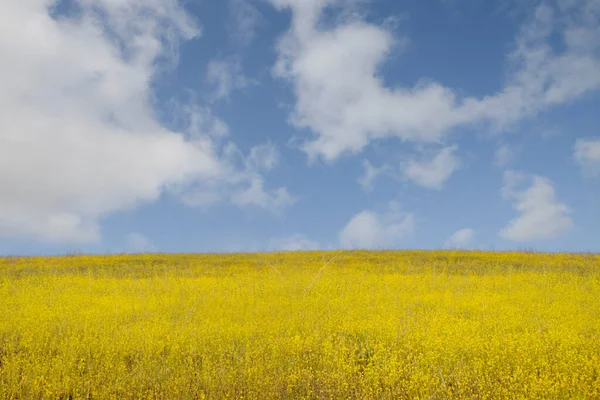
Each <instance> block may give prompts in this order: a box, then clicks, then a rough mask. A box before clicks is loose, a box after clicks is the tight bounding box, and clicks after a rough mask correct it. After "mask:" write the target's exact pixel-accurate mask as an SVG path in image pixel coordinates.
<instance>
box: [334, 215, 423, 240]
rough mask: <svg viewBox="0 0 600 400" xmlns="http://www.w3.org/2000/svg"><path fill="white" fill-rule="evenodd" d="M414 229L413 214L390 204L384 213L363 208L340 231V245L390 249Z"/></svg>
mask: <svg viewBox="0 0 600 400" xmlns="http://www.w3.org/2000/svg"><path fill="white" fill-rule="evenodd" d="M414 230H415V217H414V215H413V214H411V213H406V212H401V211H400V210H399V209H398V207H397V206H395V205H394V204H392V205H391V206H390V209H389V210H388V211H387V212H384V213H378V212H375V211H370V210H365V211H361V212H359V213H358V214H356V215H354V216H353V217H352V218H351V219H350V221H349V222H348V223H347V224H346V226H345V227H344V228H343V229H342V231H341V232H340V245H341V246H342V248H347V249H390V248H394V247H396V246H398V245H400V244H401V243H402V240H403V239H405V238H407V237H409V236H411V235H412V234H413V232H414Z"/></svg>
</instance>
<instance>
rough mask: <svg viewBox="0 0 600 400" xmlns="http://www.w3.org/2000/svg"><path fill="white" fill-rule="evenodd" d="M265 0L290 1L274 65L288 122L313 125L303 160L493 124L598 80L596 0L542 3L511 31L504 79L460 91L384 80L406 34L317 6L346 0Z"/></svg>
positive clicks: (596, 85)
mask: <svg viewBox="0 0 600 400" xmlns="http://www.w3.org/2000/svg"><path fill="white" fill-rule="evenodd" d="M271 2H272V3H273V4H274V5H275V6H276V7H277V8H279V9H291V11H292V26H291V27H290V29H289V31H288V32H287V33H286V34H285V35H284V36H283V37H282V38H281V39H280V41H279V43H278V52H279V57H278V60H277V63H276V65H275V69H274V71H275V74H276V75H277V76H279V77H281V78H284V79H287V80H289V81H290V82H291V83H292V85H293V91H294V93H295V97H296V102H295V105H294V109H293V113H292V115H291V122H292V124H293V125H294V126H296V127H298V128H308V129H310V131H312V134H313V137H312V138H310V139H308V140H307V141H306V142H304V144H303V145H302V148H303V149H304V150H305V151H306V153H307V154H308V155H309V157H310V159H311V160H314V159H316V158H322V159H323V160H325V161H334V160H336V159H337V158H338V157H340V156H341V155H343V154H356V153H359V152H360V151H361V150H362V149H363V148H364V147H366V146H367V145H368V144H369V143H370V142H371V141H373V140H377V139H383V138H390V137H395V138H399V139H402V140H405V141H414V142H432V143H433V142H439V141H442V140H444V139H445V138H446V137H447V136H448V134H449V133H450V132H451V131H452V130H453V129H454V128H456V127H458V126H464V125H472V124H475V123H479V124H480V123H485V124H487V125H490V126H491V127H493V128H494V129H502V128H504V127H505V126H507V125H510V124H512V123H515V122H518V121H520V120H521V119H523V118H526V117H530V116H534V115H536V114H538V113H539V112H541V111H544V110H546V109H548V108H549V107H552V106H556V105H559V104H563V103H566V102H569V101H573V100H575V99H577V98H579V97H581V96H583V95H584V94H586V93H588V92H590V91H595V90H598V89H600V55H599V54H598V49H599V48H600V31H599V29H598V26H599V24H598V21H600V11H599V10H600V6H598V3H599V2H598V1H597V0H579V1H575V0H572V1H560V2H558V5H557V6H556V7H553V6H550V5H549V4H547V3H542V5H540V6H539V7H538V8H537V9H536V11H535V15H534V16H533V17H532V18H531V20H530V21H529V22H528V23H526V24H524V26H523V27H522V28H521V30H520V32H519V34H518V35H517V37H516V39H515V45H514V50H513V51H512V52H511V53H510V54H509V55H508V62H509V64H510V66H511V71H512V72H511V74H510V75H509V77H508V80H507V82H506V85H505V87H504V89H503V90H501V91H500V92H498V93H494V94H490V95H488V96H484V97H482V98H475V97H469V96H466V97H461V96H459V95H457V94H456V93H455V91H454V90H453V89H450V88H447V87H444V86H442V85H440V84H439V83H437V82H419V83H417V84H416V85H414V86H413V87H408V88H405V87H399V86H395V87H387V86H385V84H384V82H383V80H382V78H381V76H380V74H379V69H380V67H381V66H382V65H383V64H384V63H385V61H386V59H387V57H388V56H389V54H390V52H391V51H392V50H393V49H395V46H397V45H398V44H399V43H402V42H403V41H405V40H403V39H402V38H396V37H394V36H393V35H392V33H391V32H389V31H388V30H386V29H385V28H384V27H380V26H377V25H374V24H371V23H368V22H366V21H365V20H362V19H361V18H359V17H356V15H354V14H352V16H351V17H346V18H343V17H341V18H338V20H337V21H334V22H330V21H324V19H325V18H324V17H323V15H324V14H325V11H326V10H330V9H333V8H337V9H338V10H339V9H342V10H343V9H344V8H346V7H348V4H353V3H354V2H352V1H351V2H344V1H339V0H309V1H307V0H271ZM348 14H350V13H348ZM553 35H558V36H560V37H561V38H563V39H564V43H565V48H564V50H563V51H557V50H555V49H554V48H553V47H552V45H551V40H552V39H551V38H552V37H553ZM433 116H434V117H433Z"/></svg>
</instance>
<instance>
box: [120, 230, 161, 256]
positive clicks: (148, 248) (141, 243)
mask: <svg viewBox="0 0 600 400" xmlns="http://www.w3.org/2000/svg"><path fill="white" fill-rule="evenodd" d="M126 246H127V250H128V251H131V252H135V253H147V252H152V251H156V246H155V245H154V243H153V242H152V240H150V238H148V237H147V236H144V235H142V234H141V233H138V232H131V233H129V234H128V235H127V237H126Z"/></svg>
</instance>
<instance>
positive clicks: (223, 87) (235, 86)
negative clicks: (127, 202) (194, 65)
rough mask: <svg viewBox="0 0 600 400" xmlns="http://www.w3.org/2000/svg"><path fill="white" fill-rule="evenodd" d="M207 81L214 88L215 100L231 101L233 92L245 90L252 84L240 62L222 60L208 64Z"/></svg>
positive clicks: (233, 59)
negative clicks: (230, 97)
mask: <svg viewBox="0 0 600 400" xmlns="http://www.w3.org/2000/svg"><path fill="white" fill-rule="evenodd" d="M206 80H207V81H208V83H210V84H211V85H213V86H214V88H215V91H214V93H213V98H214V100H223V99H225V100H226V99H229V96H230V95H231V93H232V92H234V91H235V90H239V89H244V88H245V87H247V86H248V85H249V84H250V81H249V80H248V79H247V78H246V76H245V75H244V73H243V71H242V64H241V62H240V60H238V59H235V58H231V59H220V60H213V61H211V62H210V63H208V67H207V70H206Z"/></svg>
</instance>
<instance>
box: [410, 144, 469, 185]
mask: <svg viewBox="0 0 600 400" xmlns="http://www.w3.org/2000/svg"><path fill="white" fill-rule="evenodd" d="M457 148H458V147H457V146H449V147H445V148H443V149H442V150H440V152H439V153H438V154H436V155H435V156H434V157H433V158H431V159H421V160H415V159H412V160H409V161H407V162H405V163H404V165H403V167H402V174H403V175H404V177H405V178H406V179H409V180H411V181H413V182H415V183H416V184H417V185H419V186H422V187H424V188H427V189H436V190H441V189H442V188H443V187H444V182H446V181H447V180H448V179H449V178H450V176H451V175H452V173H453V172H454V171H456V169H458V168H459V167H460V159H459V158H458V157H457V156H456V155H455V154H454V152H455V151H456V149H457Z"/></svg>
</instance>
